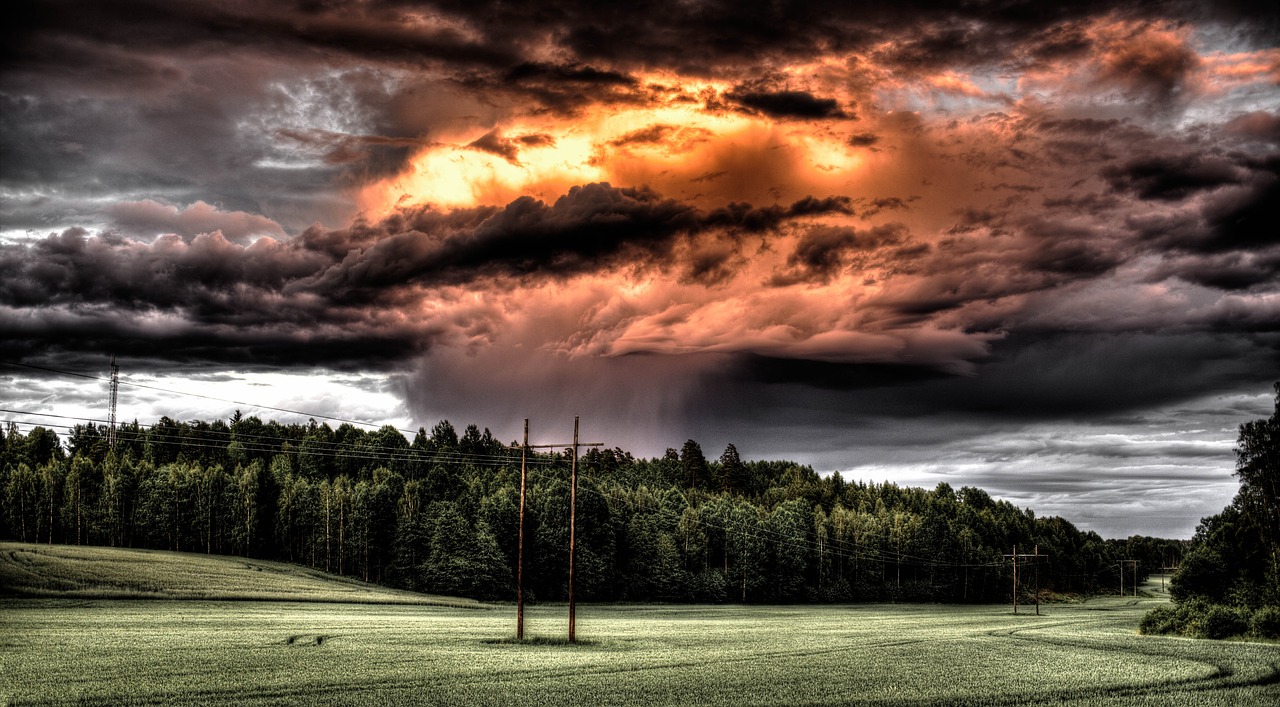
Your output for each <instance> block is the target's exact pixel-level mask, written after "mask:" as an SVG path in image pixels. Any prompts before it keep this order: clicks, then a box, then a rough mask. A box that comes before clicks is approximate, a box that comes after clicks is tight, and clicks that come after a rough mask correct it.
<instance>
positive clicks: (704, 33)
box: [0, 0, 1280, 537]
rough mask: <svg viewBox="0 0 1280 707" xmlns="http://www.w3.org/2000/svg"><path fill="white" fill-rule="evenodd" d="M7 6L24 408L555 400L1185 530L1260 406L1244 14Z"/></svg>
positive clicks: (222, 3)
mask: <svg viewBox="0 0 1280 707" xmlns="http://www.w3.org/2000/svg"><path fill="white" fill-rule="evenodd" d="M18 5H21V6H23V7H22V8H21V10H22V11H19V10H18V9H17V8H16V6H15V9H14V10H13V11H11V12H10V13H8V15H9V21H7V22H6V23H5V27H4V28H3V29H0V34H3V36H2V37H0V57H2V59H0V332H3V335H0V360H3V361H5V362H6V363H4V364H0V403H3V405H2V406H0V407H3V408H4V409H7V410H12V411H16V412H8V413H2V414H0V417H2V418H3V419H5V420H16V421H19V422H21V423H22V425H23V427H24V428H27V427H29V426H30V425H32V424H37V423H42V422H43V423H45V424H53V423H55V422H58V418H50V417H41V416H40V415H41V414H44V415H63V416H68V417H74V418H92V419H104V418H105V417H106V416H107V402H106V401H107V392H106V385H105V383H104V382H103V381H102V380H101V378H105V377H106V376H107V375H108V362H109V359H110V355H111V354H115V355H116V356H117V357H118V361H119V363H120V366H121V381H122V386H121V389H120V411H119V415H120V418H121V419H126V420H128V419H138V420H139V421H141V422H143V423H144V424H145V423H149V422H152V421H154V420H156V419H158V418H159V416H161V415H169V416H171V417H175V418H178V419H215V418H225V417H228V416H230V414H231V413H232V411H233V410H234V409H237V408H240V409H243V410H244V411H245V412H246V413H249V414H258V415H260V416H261V417H263V418H275V419H280V420H282V421H291V420H296V419H305V415H297V414H293V413H283V412H279V411H271V410H266V409H263V408H261V407H255V406H271V407H276V408H283V409H287V410H295V411H300V412H301V413H310V414H314V415H326V416H330V417H335V418H342V419H354V420H359V421H366V422H369V423H372V424H378V425H380V424H393V425H395V426H397V427H399V428H402V429H407V430H414V429H417V428H418V427H420V426H425V427H427V428H428V429H429V428H430V427H431V426H432V425H433V424H434V423H435V422H436V421H437V420H440V419H449V420H450V421H452V422H453V423H454V425H455V426H457V427H459V428H461V427H462V426H464V425H466V424H468V423H476V424H478V425H480V426H481V427H482V428H483V427H488V428H490V429H491V430H492V431H493V433H494V434H495V436H497V437H498V438H500V439H503V440H515V439H516V438H517V436H518V435H519V434H520V429H521V425H522V420H523V419H524V418H529V419H530V425H531V434H532V437H533V439H532V441H534V442H539V441H549V442H559V441H563V440H564V439H568V438H569V437H568V436H569V435H570V434H572V418H573V416H575V415H578V416H581V419H582V434H583V435H584V437H586V438H592V441H601V442H604V443H606V444H607V445H609V446H617V447H621V448H623V449H626V450H629V451H631V452H632V453H634V454H636V455H637V456H644V457H647V456H658V455H661V454H662V453H663V451H664V450H665V449H666V448H668V447H674V448H677V449H678V448H679V447H680V446H681V445H682V444H683V443H684V441H685V440H686V439H694V440H696V441H698V442H699V443H700V444H701V446H702V448H703V449H704V451H705V452H706V453H707V456H708V457H711V458H715V457H717V456H719V454H720V452H721V451H722V450H723V449H724V447H725V446H726V445H727V444H730V443H732V444H734V445H735V446H736V447H737V448H738V450H739V451H740V453H741V454H742V456H743V457H744V458H748V459H790V460H794V461H798V462H800V463H804V464H809V465H811V466H813V468H814V469H815V470H817V471H819V472H822V473H829V472H832V471H839V472H841V474H842V475H843V476H844V478H845V479H846V480H861V481H874V482H877V483H879V482H884V481H891V482H895V483H898V484H901V485H911V486H924V487H928V488H931V487H933V486H935V485H936V484H938V483H941V482H946V483H949V484H951V486H952V487H954V488H957V489H958V488H960V487H962V486H977V487H981V488H984V489H986V490H987V491H988V492H990V493H992V494H993V495H995V496H997V497H1000V498H1004V499H1007V500H1009V501H1011V502H1013V503H1015V504H1017V505H1019V506H1023V507H1030V508H1032V509H1034V510H1035V511H1036V513H1037V514H1038V515H1042V516H1045V515H1061V516H1063V517H1065V518H1067V519H1068V520H1070V521H1072V522H1073V523H1075V524H1076V525H1077V526H1079V527H1081V528H1083V529H1086V530H1096V531H1097V532H1099V533H1101V534H1102V535H1104V536H1106V537H1125V536H1128V535H1130V534H1146V535H1158V536H1164V537H1190V535H1191V534H1192V533H1193V532H1194V529H1195V526H1196V523H1197V522H1198V520H1199V518H1201V517H1202V516H1206V515H1210V514H1213V513H1216V512H1218V511H1219V510H1220V509H1221V508H1222V507H1223V506H1224V505H1225V504H1226V503H1228V502H1229V501H1230V499H1231V497H1232V496H1233V495H1234V492H1235V488H1236V486H1237V484H1236V480H1235V479H1234V478H1233V477H1232V472H1233V471H1234V466H1235V457H1234V454H1233V452H1232V448H1233V446H1234V442H1235V438H1236V434H1237V428H1238V426H1239V425H1240V424H1241V423H1243V422H1246V421H1249V420H1252V419H1256V418H1260V417H1265V416H1267V415H1269V414H1270V412H1271V411H1272V409H1273V403H1274V394H1273V391H1272V389H1271V385H1272V383H1273V382H1275V381H1276V380H1277V379H1280V235H1278V232H1280V231H1278V229H1277V228H1276V218H1275V214H1276V206H1275V205H1276V204H1280V19H1278V17H1280V14H1278V12H1277V10H1276V8H1275V7H1274V6H1273V5H1272V4H1271V3H1262V2H1260V3H1252V2H1220V1H1215V2H1198V1H1187V2H1179V1H1172V2H1155V3H1142V4H1136V3H1120V2H1078V3H1042V2H1030V1H1028V2H1018V1H1016V0H1008V1H1002V2H982V1H980V0H973V1H968V2H914V1H912V0H898V1H896V2H891V3H867V4H862V3H846V2H824V1H819V0H814V1H810V2H785V1H778V2H762V3H742V2H699V1H697V0H687V1H681V2H644V1H643V0H641V1H638V2H631V3H623V4H616V5H615V4H611V3H597V2H585V1H584V2H558V3H522V2H487V1H485V0H470V1H469V2H449V1H442V2H425V3H403V2H379V1H374V0H370V1H367V2H325V1H322V0H315V1H305V2H294V3H287V2H281V3H263V2H242V1H238V0H213V1H205V0H194V1H191V2H182V3H174V2H168V1H161V0H155V1H150V0H148V1H135V0H120V1H117V2H112V3H100V2H89V1H84V2H75V1H65V2H64V1H47V2H19V3H18ZM13 363H19V364H25V365H26V366H38V367H42V368H48V369H55V370H59V371H72V372H77V373H81V374H87V375H90V376H96V377H98V378H96V379H86V378H78V377H74V376H68V375H62V374H56V373H50V372H46V371H41V370H37V369H35V368H29V367H22V366H14V365H12V364H13ZM141 385H145V386H150V387H146V388H144V387H139V386H141ZM175 391H176V392H175ZM178 393H182V394H178ZM187 393H192V394H195V395H201V396H205V397H195V396H194V395H188V394H187ZM226 401H235V403H234V404H233V403H230V402H226ZM65 423H66V420H62V422H60V423H59V424H65ZM335 424H336V423H335Z"/></svg>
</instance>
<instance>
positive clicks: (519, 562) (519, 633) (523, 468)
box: [516, 417, 529, 641]
mask: <svg viewBox="0 0 1280 707" xmlns="http://www.w3.org/2000/svg"><path fill="white" fill-rule="evenodd" d="M528 469H529V418H527V417H526V418H524V444H523V445H522V446H521V447H520V549H519V550H518V551H517V553H516V558H517V559H516V640H517V641H518V640H521V639H523V638H524V489H525V483H526V480H527V479H528V476H529V471H528Z"/></svg>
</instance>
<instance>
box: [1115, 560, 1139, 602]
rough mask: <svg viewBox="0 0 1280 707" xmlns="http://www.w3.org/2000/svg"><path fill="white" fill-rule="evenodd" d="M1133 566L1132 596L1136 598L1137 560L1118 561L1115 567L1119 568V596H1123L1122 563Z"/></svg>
mask: <svg viewBox="0 0 1280 707" xmlns="http://www.w3.org/2000/svg"><path fill="white" fill-rule="evenodd" d="M1126 562H1128V563H1130V564H1132V565H1133V596H1134V597H1137V596H1138V561H1137V560H1120V563H1119V564H1118V565H1117V567H1119V568H1120V596H1121V597H1123V596H1124V563H1126Z"/></svg>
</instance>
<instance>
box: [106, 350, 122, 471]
mask: <svg viewBox="0 0 1280 707" xmlns="http://www.w3.org/2000/svg"><path fill="white" fill-rule="evenodd" d="M110 390H111V393H110V398H111V417H110V420H111V427H110V428H108V429H107V447H108V448H109V449H115V448H116V399H117V398H118V397H119V396H120V366H118V365H116V355H115V354H111V388H110Z"/></svg>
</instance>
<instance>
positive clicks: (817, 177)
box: [358, 76, 864, 217]
mask: <svg viewBox="0 0 1280 707" xmlns="http://www.w3.org/2000/svg"><path fill="white" fill-rule="evenodd" d="M658 78H661V79H662V80H664V81H670V80H671V77H667V76H663V77H658ZM730 90H731V87H729V86H728V85H722V84H711V83H703V82H687V83H685V84H684V85H682V86H681V88H680V89H679V90H678V91H665V92H663V91H656V90H655V91H654V92H653V95H654V96H655V98H654V100H653V101H652V102H651V103H650V104H648V105H644V106H631V107H627V108H623V109H618V108H617V107H615V106H598V107H592V108H586V109H583V110H582V111H581V112H580V114H578V115H575V116H574V117H572V118H546V117H545V116H532V117H530V116H511V117H509V118H508V119H506V120H505V121H501V122H500V124H498V125H497V126H475V127H472V128H470V129H465V130H459V131H457V132H456V133H455V134H452V135H448V136H439V137H438V139H437V140H436V141H435V142H433V143H431V144H429V145H427V146H426V147H423V148H421V149H420V150H419V151H418V152H417V154H415V155H414V156H413V158H412V159H411V160H409V163H408V166H407V168H406V169H404V170H403V171H402V172H401V173H400V174H398V175H396V176H394V177H392V178H390V179H386V180H383V181H379V182H377V183H374V184H370V185H368V186H366V187H364V188H363V189H362V190H361V191H360V193H359V195H358V203H359V204H360V206H361V207H362V208H363V209H364V210H365V212H366V213H368V214H370V215H373V216H375V217H376V216H382V215H386V214H388V213H390V212H391V211H393V210H394V209H396V208H400V207H410V206H418V205H428V204H429V205H432V206H434V207H436V208H444V209H449V208H458V207H469V206H476V205H501V204H505V203H508V202H510V201H511V200H513V199H515V198H517V197H520V196H533V197H535V198H538V199H542V200H544V201H550V200H553V199H554V198H555V197H557V196H558V195H560V194H562V193H564V192H565V191H566V190H567V189H568V188H569V187H571V186H574V185H578V184H584V183H589V182H603V181H607V182H610V183H612V184H615V185H619V186H642V185H643V186H649V187H651V188H654V189H656V190H658V191H660V192H662V193H669V194H672V195H679V196H681V197H682V198H685V199H688V200H690V201H695V202H699V201H700V202H703V203H706V204H711V203H723V202H725V201H732V200H744V199H745V200H748V201H752V202H753V203H769V202H773V201H780V200H787V199H793V198H798V197H799V196H803V195H805V194H808V193H812V192H815V191H833V190H837V189H839V190H843V188H844V186H845V183H846V182H847V180H848V179H849V178H850V177H851V176H853V175H854V174H856V172H857V171H858V169H859V167H860V166H861V165H862V163H863V160H864V151H862V150H858V149H855V148H854V147H853V146H851V145H850V144H849V142H848V139H847V138H846V137H845V136H843V135H841V134H838V133H836V132H834V131H832V130H831V129H830V128H829V127H827V128H824V130H821V131H814V130H813V129H812V128H811V127H810V126H805V125H803V124H800V125H797V124H794V123H788V122H786V121H779V120H776V119H774V118H770V117H769V116H766V115H756V114H750V113H747V112H741V111H734V110H730V109H727V108H725V107H724V106H722V105H720V104H719V103H718V101H717V99H716V96H719V95H721V94H723V93H725V92H728V91H730ZM534 137H536V139H531V138H534Z"/></svg>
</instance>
